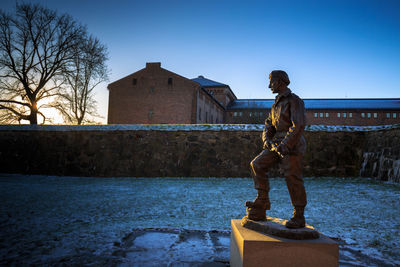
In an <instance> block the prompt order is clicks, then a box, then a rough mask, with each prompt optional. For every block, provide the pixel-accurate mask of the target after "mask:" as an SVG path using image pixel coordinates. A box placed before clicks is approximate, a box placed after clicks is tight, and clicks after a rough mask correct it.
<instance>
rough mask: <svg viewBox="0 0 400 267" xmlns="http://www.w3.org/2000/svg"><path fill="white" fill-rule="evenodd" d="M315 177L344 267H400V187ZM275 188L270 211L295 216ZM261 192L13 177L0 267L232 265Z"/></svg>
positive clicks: (227, 186) (327, 228)
mask: <svg viewBox="0 0 400 267" xmlns="http://www.w3.org/2000/svg"><path fill="white" fill-rule="evenodd" d="M305 183H306V190H307V193H308V206H307V209H306V217H307V223H308V224H310V225H313V226H314V227H315V228H317V229H318V230H319V231H320V232H322V233H324V234H325V235H327V236H330V237H333V238H335V239H336V240H338V242H339V243H340V265H341V266H366V265H368V266H396V265H397V266H398V265H400V220H399V215H400V205H399V199H400V185H399V184H393V183H384V182H378V181H373V180H369V179H358V178H357V179H356V178H306V179H305ZM271 188H272V190H271V201H272V209H271V211H270V212H269V213H268V216H272V217H280V218H286V219H287V218H289V216H290V214H291V206H290V200H289V196H288V193H287V189H286V185H285V182H284V179H280V178H274V179H271ZM254 196H255V190H254V189H253V188H252V180H251V179H249V178H82V177H47V176H25V175H4V174H3V175H0V203H1V205H0V265H9V264H15V265H26V264H45V265H54V264H63V263H65V264H66V265H74V264H76V265H119V264H121V265H122V266H124V265H132V264H133V265H135V264H139V265H143V263H146V261H144V262H140V260H142V261H143V260H144V259H146V260H151V259H152V258H153V259H155V258H160V257H161V259H163V257H164V258H165V259H164V261H163V262H164V264H166V263H170V264H173V263H174V262H180V263H185V262H186V263H188V264H189V265H193V263H199V264H200V263H213V264H214V265H215V266H218V264H220V265H222V266H223V265H224V264H226V263H227V262H228V261H229V230H230V219H232V218H241V217H243V216H244V215H245V207H244V206H243V203H244V201H245V200H248V199H253V198H254ZM151 228H152V229H151ZM167 252H168V253H167ZM147 263H148V264H150V263H151V261H147ZM147 263H146V264H145V265H147ZM153 263H154V262H153ZM155 263H156V262H155ZM155 265H157V264H155Z"/></svg>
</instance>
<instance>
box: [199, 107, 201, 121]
mask: <svg viewBox="0 0 400 267" xmlns="http://www.w3.org/2000/svg"><path fill="white" fill-rule="evenodd" d="M199 120H201V108H199Z"/></svg>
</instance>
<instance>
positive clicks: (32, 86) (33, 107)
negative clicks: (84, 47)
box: [0, 4, 87, 124]
mask: <svg viewBox="0 0 400 267" xmlns="http://www.w3.org/2000/svg"><path fill="white" fill-rule="evenodd" d="M86 36H87V34H86V29H85V28H84V27H83V26H81V25H79V24H78V23H77V22H75V21H74V20H73V19H72V18H71V17H70V16H68V15H58V14H57V13H56V12H55V11H52V10H49V9H47V8H44V7H41V6H39V5H30V4H21V5H19V4H17V5H16V13H15V16H11V15H9V14H6V13H5V12H3V11H1V10H0V111H1V115H0V119H1V118H3V119H4V120H5V121H8V122H12V121H21V120H28V121H29V122H30V123H31V124H37V122H38V119H37V117H38V115H41V116H42V117H43V121H44V120H45V116H44V115H43V113H42V112H41V111H40V108H41V106H38V103H39V102H40V101H41V100H43V99H46V98H49V97H54V96H56V95H58V89H59V87H60V85H61V83H62V82H63V81H64V80H63V77H64V74H65V71H66V70H68V69H69V66H70V65H71V63H73V60H74V58H75V53H76V51H77V50H76V47H77V46H78V45H79V44H80V43H81V42H82V39H85V38H86ZM39 104H40V103H39Z"/></svg>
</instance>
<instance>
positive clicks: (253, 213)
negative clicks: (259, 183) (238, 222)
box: [245, 189, 269, 221]
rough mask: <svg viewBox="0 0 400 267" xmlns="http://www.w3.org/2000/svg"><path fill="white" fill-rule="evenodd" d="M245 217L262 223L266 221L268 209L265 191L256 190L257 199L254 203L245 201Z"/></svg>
mask: <svg viewBox="0 0 400 267" xmlns="http://www.w3.org/2000/svg"><path fill="white" fill-rule="evenodd" d="M245 205H246V207H247V208H246V211H247V217H248V218H249V219H250V220H254V221H262V220H265V219H266V214H265V212H266V210H267V209H269V201H268V195H267V191H265V190H261V189H258V193H257V197H256V199H255V200H254V201H246V203H245Z"/></svg>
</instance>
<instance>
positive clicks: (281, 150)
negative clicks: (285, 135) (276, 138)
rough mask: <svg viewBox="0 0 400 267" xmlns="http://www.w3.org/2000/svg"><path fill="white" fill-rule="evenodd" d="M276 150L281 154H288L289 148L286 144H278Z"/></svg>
mask: <svg viewBox="0 0 400 267" xmlns="http://www.w3.org/2000/svg"><path fill="white" fill-rule="evenodd" d="M277 152H278V153H280V154H281V155H283V156H286V155H287V154H289V149H288V147H287V146H286V145H284V144H280V145H279V146H278V147H277Z"/></svg>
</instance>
